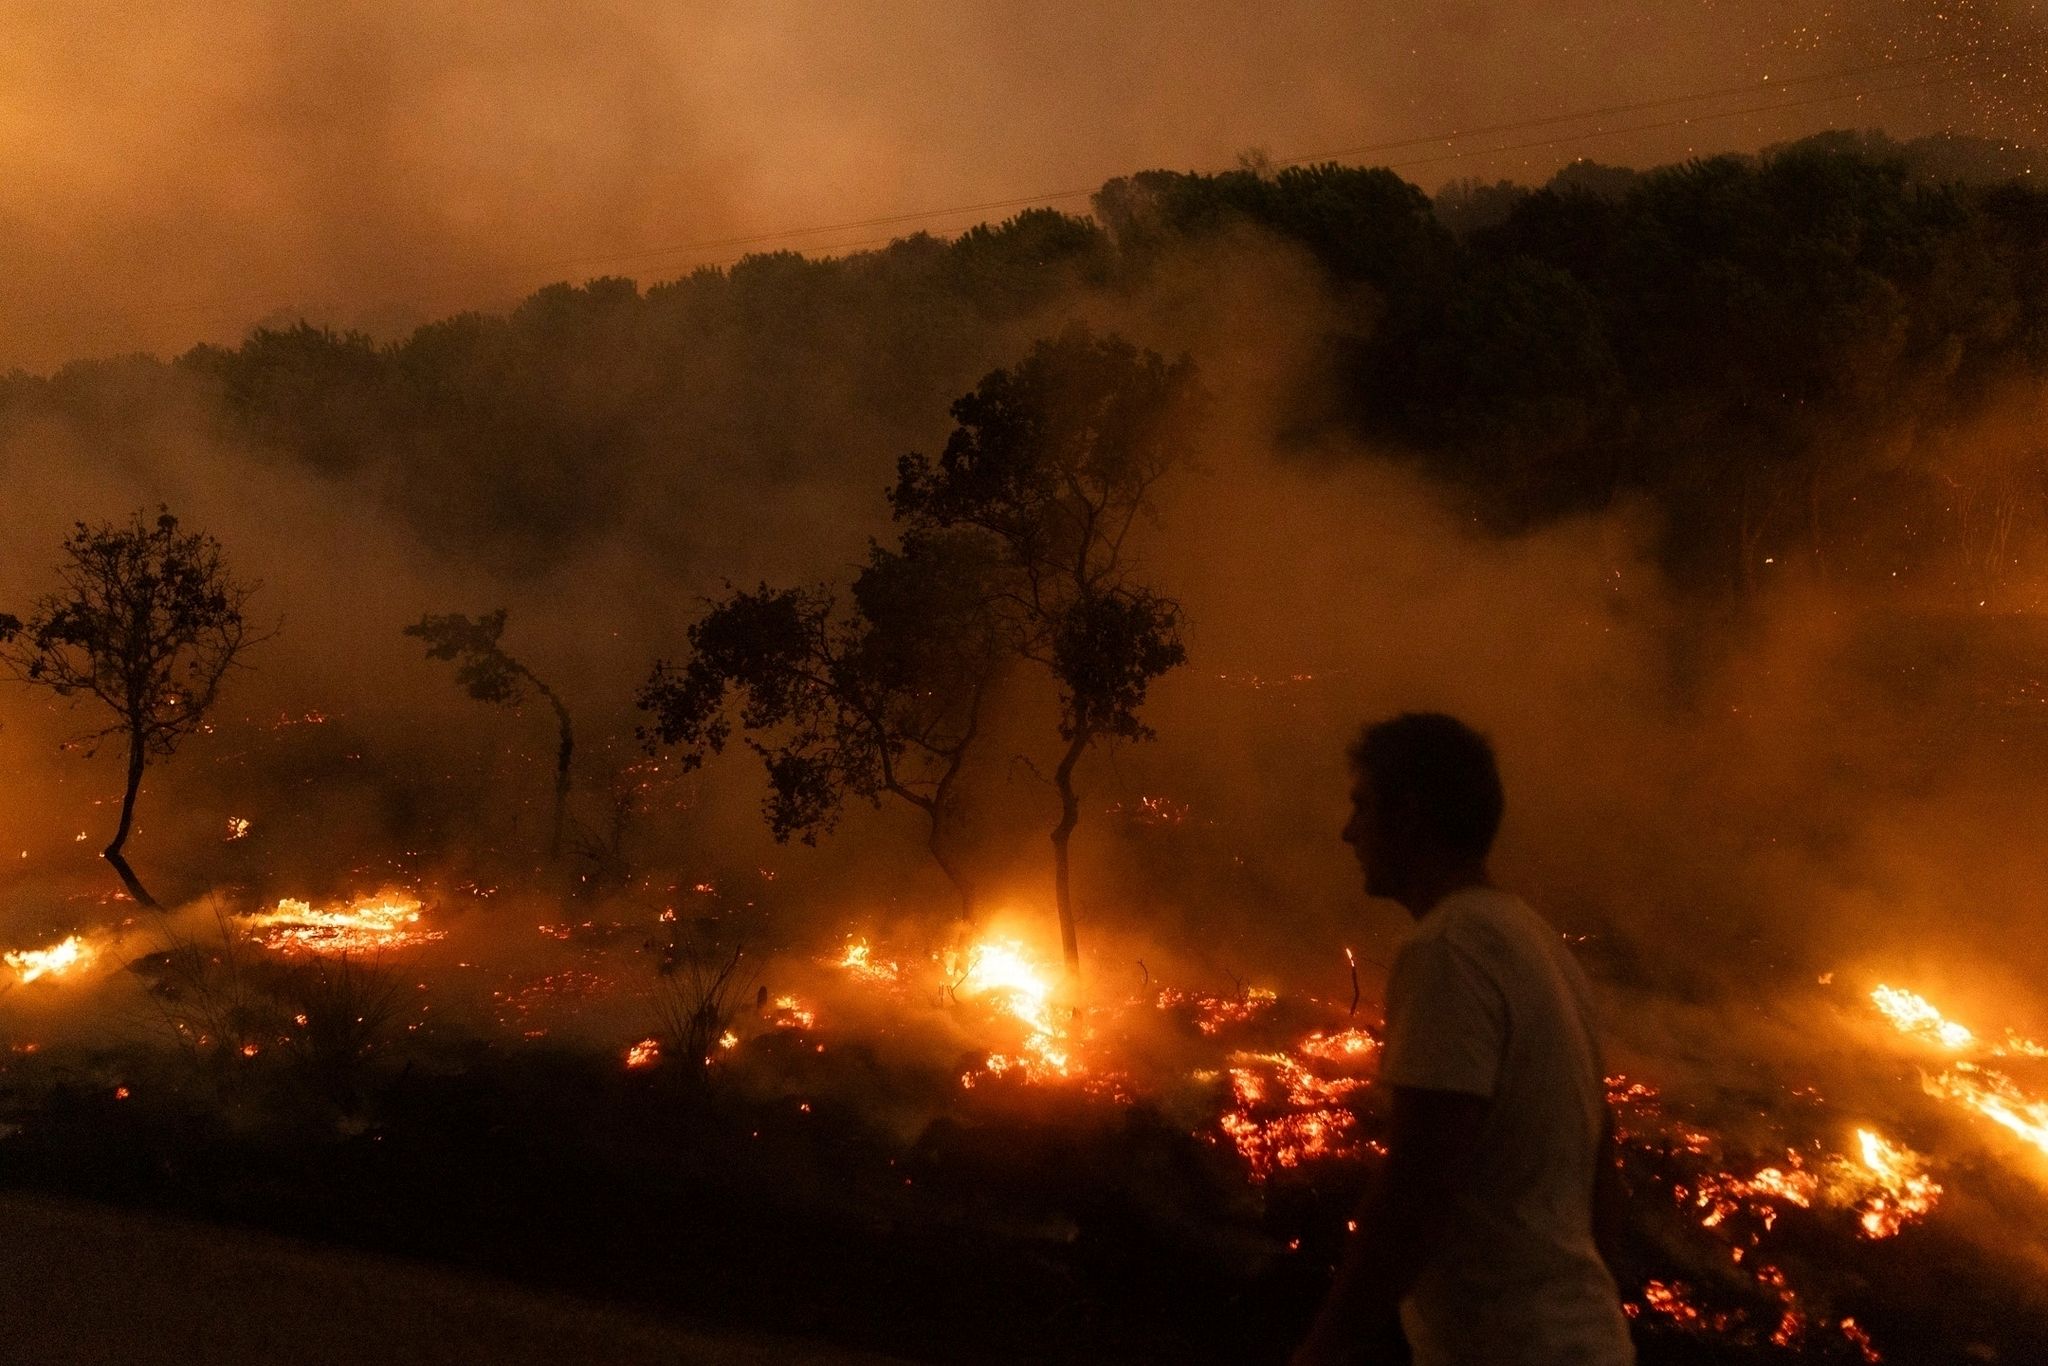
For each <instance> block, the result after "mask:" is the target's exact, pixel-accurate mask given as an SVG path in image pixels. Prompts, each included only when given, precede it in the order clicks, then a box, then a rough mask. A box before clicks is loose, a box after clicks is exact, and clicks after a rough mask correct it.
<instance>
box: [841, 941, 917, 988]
mask: <svg viewBox="0 0 2048 1366" xmlns="http://www.w3.org/2000/svg"><path fill="white" fill-rule="evenodd" d="M835 966H837V967H841V968H844V969H845V970H846V971H848V972H850V973H852V974H853V975H854V976H855V977H857V978H859V979H860V980H861V981H863V982H896V981H900V980H901V979H902V976H903V969H902V967H900V966H899V965H898V964H895V963H892V962H890V961H888V960H887V959H885V958H877V957H875V956H874V951H873V950H872V949H870V948H869V947H868V941H867V940H865V939H849V940H847V941H846V952H845V953H843V954H841V955H840V957H839V961H838V962H837V964H835Z"/></svg>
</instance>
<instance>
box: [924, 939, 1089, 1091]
mask: <svg viewBox="0 0 2048 1366" xmlns="http://www.w3.org/2000/svg"><path fill="white" fill-rule="evenodd" d="M954 966H955V968H956V976H955V981H954V985H953V995H954V996H955V997H956V998H957V999H959V1000H963V1001H976V1000H979V1001H986V1002H988V1003H989V1004H990V1005H992V1006H994V1007H996V1008H997V1009H999V1010H1001V1011H1002V1012H1003V1013H1004V1014H1007V1015H1009V1016H1010V1017H1012V1018H1013V1019H1015V1020H1016V1021H1017V1022H1018V1023H1019V1024H1021V1025H1023V1026H1024V1030H1025V1035H1024V1042H1023V1046H1022V1055H1021V1056H1017V1057H1012V1056H1009V1055H1006V1054H1001V1053H994V1054H990V1055H989V1060H988V1068H989V1071H990V1072H992V1073H996V1074H997V1075H1001V1074H1002V1073H1005V1072H1010V1071H1015V1072H1018V1073H1019V1074H1021V1075H1022V1076H1023V1077H1024V1078H1025V1079H1026V1080H1027V1081H1035V1080H1043V1079H1046V1078H1048V1077H1067V1076H1071V1075H1072V1074H1073V1073H1075V1072H1078V1071H1080V1070H1082V1069H1081V1066H1080V1064H1079V1063H1077V1062H1076V1061H1075V1060H1074V1057H1073V1046H1072V1042H1071V1041H1070V1040H1069V1038H1068V1036H1067V1031H1066V1030H1065V1029H1064V1028H1062V1027H1061V1026H1060V1025H1059V1024H1058V1023H1057V1022H1056V1021H1055V1019H1054V1008H1053V1001H1052V995H1053V984H1054V978H1053V976H1052V974H1051V973H1050V972H1049V971H1047V970H1046V969H1045V968H1043V967H1042V966H1040V965H1039V963H1038V962H1037V961H1036V960H1035V959H1033V958H1032V956H1031V953H1030V951H1029V950H1027V949H1026V948H1025V947H1024V946H1023V945H1022V944H1020V943H1018V942H1017V941H1016V940H1014V939H986V940H983V941H982V942H980V943H978V944H976V945H974V946H973V947H972V948H970V949H969V950H967V953H966V955H965V956H964V958H962V959H959V960H956V963H955V965H954Z"/></svg>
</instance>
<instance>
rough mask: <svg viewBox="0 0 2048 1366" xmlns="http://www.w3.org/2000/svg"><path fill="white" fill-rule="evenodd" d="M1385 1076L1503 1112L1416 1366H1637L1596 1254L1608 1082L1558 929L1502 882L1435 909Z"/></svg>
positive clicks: (1390, 1027) (1430, 1287) (1406, 956)
mask: <svg viewBox="0 0 2048 1366" xmlns="http://www.w3.org/2000/svg"><path fill="white" fill-rule="evenodd" d="M1380 1077H1381V1080H1382V1081H1384V1082H1386V1083H1388V1084H1390V1085H1394V1086H1412V1087H1421V1088H1424V1089H1428V1090H1433V1091H1456V1092H1462V1093H1464V1094H1466V1095H1473V1096H1482V1097H1485V1098H1487V1099H1489V1100H1491V1101H1492V1102H1493V1105H1492V1107H1491V1108H1490V1109H1489V1111H1488V1112H1487V1117H1486V1124H1485V1128H1484V1129H1483V1130H1482V1132H1481V1136H1480V1140H1479V1150H1478V1153H1477V1160H1476V1162H1475V1165H1474V1169H1473V1174H1472V1179H1471V1182H1470V1184H1469V1186H1468V1187H1467V1189H1466V1190H1465V1192H1464V1193H1463V1194H1462V1195H1461V1196H1460V1197H1459V1199H1458V1201H1457V1203H1456V1205H1455V1206H1454V1207H1453V1209H1452V1213H1451V1227H1450V1229H1449V1231H1448V1236H1447V1237H1446V1238H1445V1241H1444V1244H1443V1249H1442V1252H1441V1254H1440V1255H1439V1256H1438V1257H1437V1258H1436V1259H1435V1260H1434V1261H1433V1262H1432V1263H1431V1265H1430V1266H1429V1268H1428V1269H1427V1270H1426V1271H1425V1272H1424V1273H1423V1276H1422V1279H1421V1280H1420V1281H1419V1282H1417V1284H1416V1286H1415V1289H1414V1292H1413V1293H1412V1294H1411V1295H1410V1296H1409V1297H1408V1299H1407V1301H1406V1302H1405V1303H1404V1304H1403V1305H1402V1306H1401V1317H1402V1323H1403V1326H1404V1327H1405V1328H1406V1330H1407V1334H1408V1340H1409V1342H1410V1343H1411V1344H1412V1346H1413V1348H1414V1352H1415V1366H1473V1364H1476V1363H1485V1366H1629V1363H1631V1362H1633V1361H1634V1360H1635V1351H1634V1348H1633V1347H1632V1346H1631V1345H1630V1343H1629V1334H1628V1321H1627V1320H1626V1319H1625V1318H1623V1317H1622V1313H1621V1303H1620V1296H1619V1294H1618V1293H1617V1292H1616V1290H1615V1286H1614V1278H1613V1277H1612V1276H1610V1275H1609V1274H1608V1272H1607V1267H1606V1265H1605V1264H1604V1263H1603V1262H1602V1261H1601V1260H1600V1254H1599V1252H1598V1251H1597V1250H1596V1249H1595V1248H1594V1246H1593V1219H1592V1201H1593V1173H1594V1167H1595V1163H1596V1162H1597V1161H1598V1154H1599V1146H1600V1133H1601V1128H1602V1125H1603V1124H1604V1122H1605V1118H1606V1093H1605V1086H1604V1082H1603V1080H1602V1078H1601V1075H1600V1059H1599V1051H1598V1046H1597V1044H1596V1042H1595V1039H1594V1034H1593V1026H1592V1011H1591V1008H1590V1003H1589V999H1588V991H1587V987H1586V979H1585V977H1584V975H1583V974H1581V973H1580V971H1579V967H1578V964H1576V963H1575V962H1573V961H1572V956H1571V954H1570V952H1569V951H1568V950H1566V948H1565V946H1564V943H1563V940H1562V939H1561V938H1560V937H1559V935H1558V933H1557V931H1556V930H1555V929H1553V928H1551V926H1550V925H1549V923H1548V922H1546V921H1545V920H1544V919H1543V918H1542V917H1541V916H1539V915H1537V914H1536V912H1534V911H1532V910H1530V909H1529V907H1528V906H1527V905H1525V904H1523V902H1522V901H1521V900H1520V899H1519V898H1516V897H1513V896H1510V895H1508V894H1507V893H1505V892H1501V891H1496V890H1494V889H1492V888H1489V887H1473V888H1468V889H1467V890H1465V891H1462V892H1456V893H1453V894H1452V895H1450V896H1448V897H1445V898H1444V899H1443V900H1442V901H1440V902H1438V903H1437V904H1436V905H1435V906H1433V907H1432V908H1430V911H1429V913H1428V914H1427V915H1425V916H1423V917H1422V919H1420V920H1419V921H1417V922H1416V924H1415V928H1414V929H1413V930H1412V931H1411V932H1410V933H1409V936H1408V938H1407V940H1406V941H1405V942H1404V943H1403V944H1402V946H1401V951H1400V955H1399V956H1398V957H1397V958H1396V959H1395V960H1394V971H1393V976H1392V977H1391V979H1390V980H1389V981H1388V984H1387V1032H1386V1052H1385V1054H1384V1056H1383V1057H1382V1059H1381V1063H1380Z"/></svg>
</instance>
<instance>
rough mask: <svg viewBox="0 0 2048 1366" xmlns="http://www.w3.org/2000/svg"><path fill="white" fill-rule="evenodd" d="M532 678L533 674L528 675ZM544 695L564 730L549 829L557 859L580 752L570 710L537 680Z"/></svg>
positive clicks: (558, 749)
mask: <svg viewBox="0 0 2048 1366" xmlns="http://www.w3.org/2000/svg"><path fill="white" fill-rule="evenodd" d="M527 677H529V678H532V677H533V675H531V674H528V675H527ZM534 686H536V687H538V688H539V689H540V692H541V696H543V697H545V698H547V700H548V704H549V705H550V706H552V707H553V708H554V709H555V725H556V726H557V727H558V728H559V729H560V731H561V743H560V744H559V745H558V746H557V747H556V749H555V815H554V821H553V824H552V825H551V826H550V827H549V830H548V858H549V859H550V860H553V859H555V858H558V857H560V856H561V853H562V822H563V820H564V819H565V818H566V815H567V812H568V809H569V760H570V759H571V758H572V757H574V755H575V753H576V733H575V731H574V730H573V729H572V728H571V727H570V724H569V709H568V708H567V707H565V706H563V705H562V699H561V698H559V697H557V696H555V693H554V689H552V688H550V687H548V686H547V685H546V684H544V683H542V682H541V681H540V680H539V679H534Z"/></svg>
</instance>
